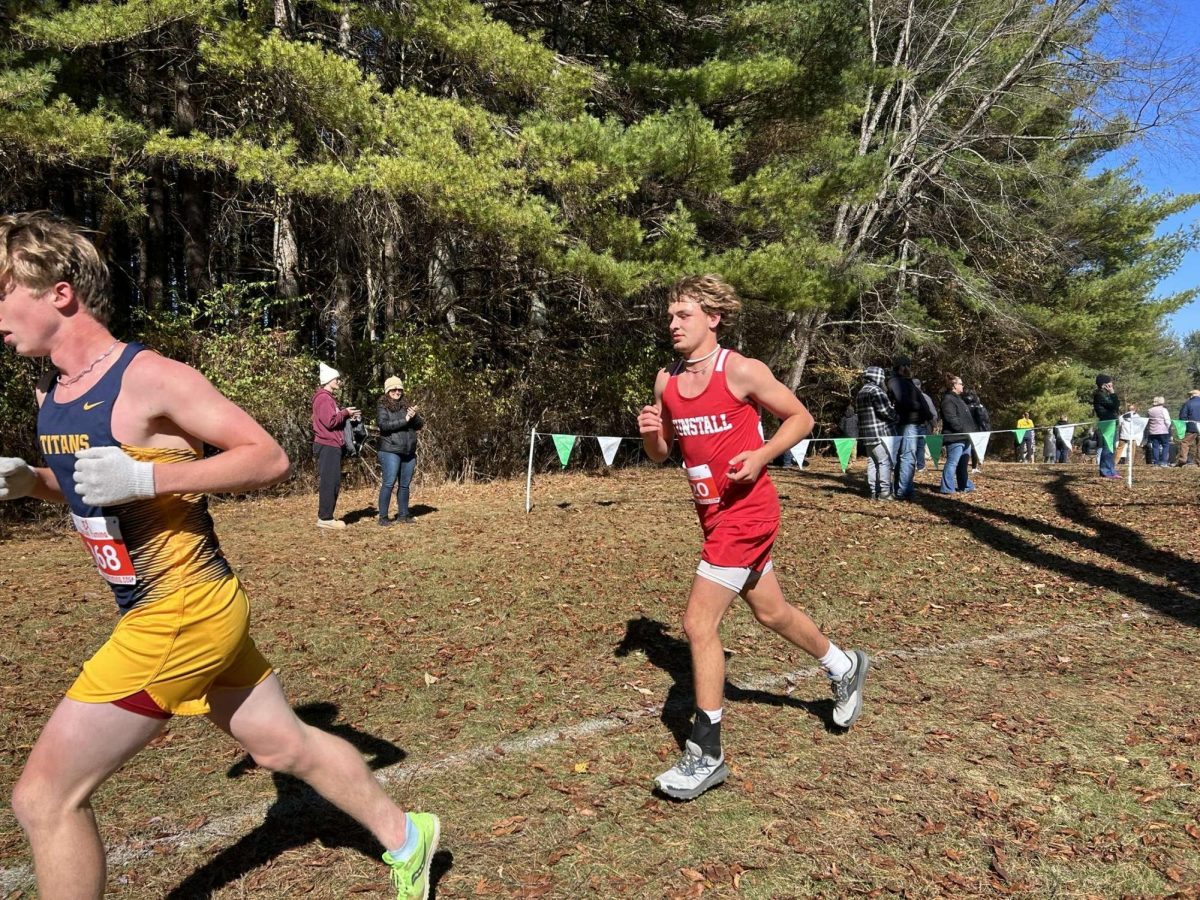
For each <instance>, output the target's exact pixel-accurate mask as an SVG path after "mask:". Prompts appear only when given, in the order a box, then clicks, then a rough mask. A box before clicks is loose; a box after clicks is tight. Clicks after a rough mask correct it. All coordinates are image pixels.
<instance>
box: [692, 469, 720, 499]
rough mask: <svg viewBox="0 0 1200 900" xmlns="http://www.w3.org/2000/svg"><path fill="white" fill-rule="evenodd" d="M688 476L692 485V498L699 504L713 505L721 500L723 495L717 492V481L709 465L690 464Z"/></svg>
mask: <svg viewBox="0 0 1200 900" xmlns="http://www.w3.org/2000/svg"><path fill="white" fill-rule="evenodd" d="M687 478H688V484H689V485H691V487H692V499H693V500H695V501H696V505H697V506H711V505H712V504H714V503H720V502H721V495H720V494H719V493H717V482H716V481H715V480H714V479H713V474H712V469H710V468H709V467H708V466H688V468H687Z"/></svg>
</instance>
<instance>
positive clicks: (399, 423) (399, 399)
mask: <svg viewBox="0 0 1200 900" xmlns="http://www.w3.org/2000/svg"><path fill="white" fill-rule="evenodd" d="M376 421H377V422H378V423H379V465H380V467H381V468H382V469H383V483H382V484H381V485H380V486H379V524H380V525H391V524H392V520H391V519H389V518H388V510H389V508H390V507H391V505H392V490H393V488H395V487H396V485H397V483H399V486H400V490H399V496H398V497H397V498H396V505H397V507H398V508H397V510H396V521H397V522H400V523H401V524H404V525H407V524H408V523H410V522H412V516H411V515H409V511H408V488H409V485H411V484H412V477H413V471H414V470H415V469H416V468H417V432H418V431H419V430H420V429H421V427H422V426H423V425H424V424H425V420H424V419H422V418H421V417H420V415H418V414H417V408H416V407H415V406H409V405H408V404H407V403H405V402H404V382H402V381H401V380H400V379H399V378H397V377H396V376H395V375H393V376H392V377H391V378H389V379H388V380H387V381H385V382H384V383H383V396H382V397H380V398H379V409H378V410H377V416H376Z"/></svg>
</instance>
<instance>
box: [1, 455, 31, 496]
mask: <svg viewBox="0 0 1200 900" xmlns="http://www.w3.org/2000/svg"><path fill="white" fill-rule="evenodd" d="M37 480H38V477H37V473H36V472H34V471H33V469H32V468H30V466H29V464H28V463H27V462H25V460H23V459H17V457H15V456H0V500H17V499H19V498H21V497H28V496H29V495H30V494H32V493H33V489H34V487H35V486H36V485H37Z"/></svg>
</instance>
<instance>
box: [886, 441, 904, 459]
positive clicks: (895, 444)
mask: <svg viewBox="0 0 1200 900" xmlns="http://www.w3.org/2000/svg"><path fill="white" fill-rule="evenodd" d="M884 440H885V441H887V443H888V453H889V454H891V457H892V465H894V466H895V465H899V464H900V447H901V445H903V443H904V437H903V435H899V434H893V435H889V436H888V437H885V438H884Z"/></svg>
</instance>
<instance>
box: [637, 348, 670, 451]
mask: <svg viewBox="0 0 1200 900" xmlns="http://www.w3.org/2000/svg"><path fill="white" fill-rule="evenodd" d="M667 378H668V376H667V372H666V370H665V369H660V370H659V373H658V377H657V378H656V379H654V403H653V404H648V405H646V406H643V407H642V411H641V412H640V413H638V431H639V432H641V435H642V448H643V449H644V450H645V451H646V455H647V456H649V457H650V458H651V459H652V460H654V461H655V462H662V461H663V460H664V459H666V458H667V456H668V454H670V452H671V442H672V441H674V440H675V432H674V430H673V429H672V428H671V423H670V422H669V421H666V420H664V419H663V417H662V395H663V390H664V389H665V388H666V386H667Z"/></svg>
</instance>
